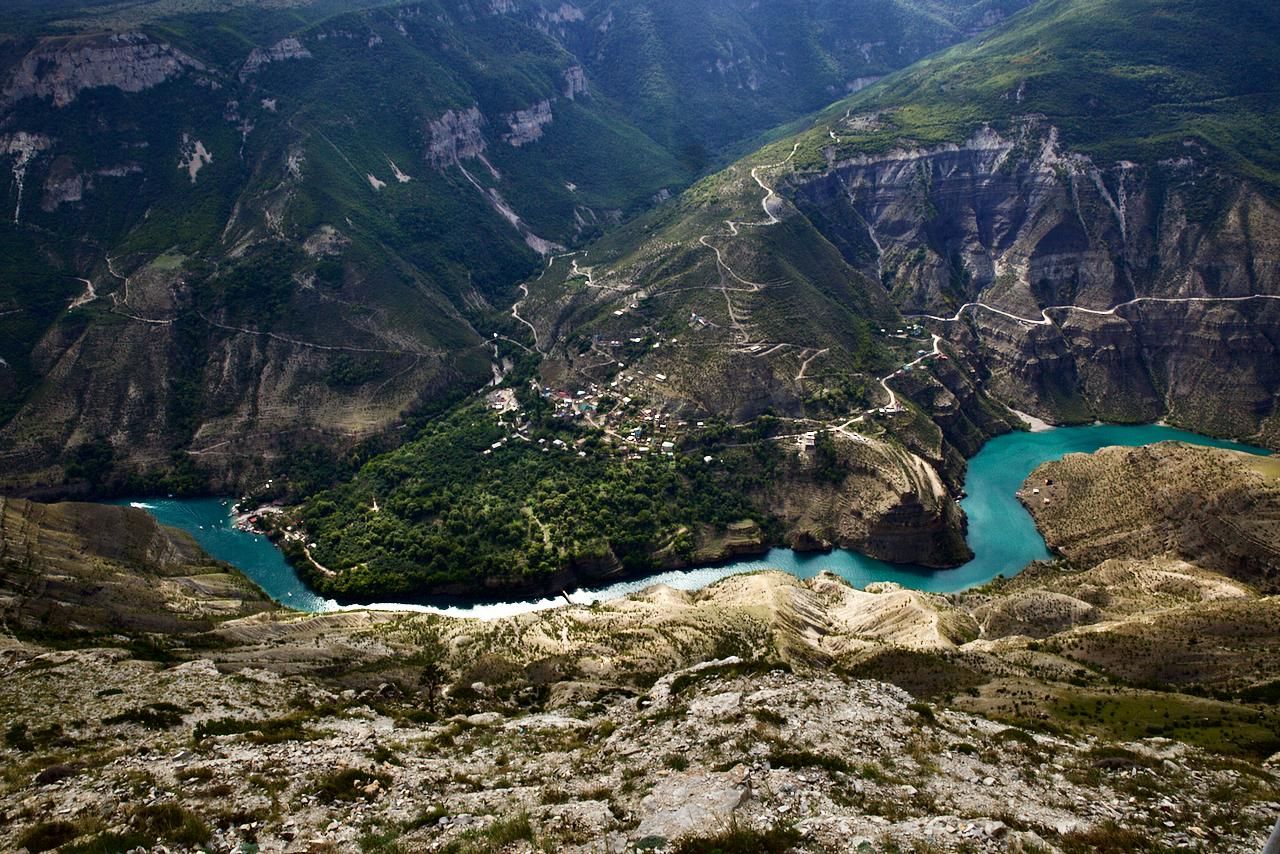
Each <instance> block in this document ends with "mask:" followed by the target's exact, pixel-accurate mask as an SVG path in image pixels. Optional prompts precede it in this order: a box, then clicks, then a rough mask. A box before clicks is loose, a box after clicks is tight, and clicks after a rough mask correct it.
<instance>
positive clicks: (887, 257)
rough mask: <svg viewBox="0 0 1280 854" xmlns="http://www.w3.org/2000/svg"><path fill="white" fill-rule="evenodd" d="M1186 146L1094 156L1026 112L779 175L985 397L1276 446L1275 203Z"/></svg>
mask: <svg viewBox="0 0 1280 854" xmlns="http://www.w3.org/2000/svg"><path fill="white" fill-rule="evenodd" d="M867 120H869V119H868V117H865V116H853V117H851V118H848V119H845V120H843V121H842V122H837V123H835V125H834V126H835V127H836V130H835V135H837V136H838V135H839V133H840V130H839V129H840V128H841V127H842V126H845V127H847V126H848V125H850V124H852V123H856V122H860V121H867ZM1195 153H1196V152H1195V150H1194V149H1191V150H1189V152H1188V154H1189V156H1187V157H1183V158H1181V159H1177V160H1167V161H1161V162H1157V163H1150V164H1145V165H1138V164H1134V163H1128V162H1120V163H1115V164H1102V165H1100V164H1096V163H1095V162H1094V161H1093V160H1092V159H1090V158H1089V157H1086V156H1084V155H1080V154H1073V153H1070V152H1067V151H1064V150H1063V148H1062V146H1061V145H1060V143H1059V142H1058V134H1057V132H1056V130H1055V129H1054V128H1053V127H1051V126H1049V125H1048V124H1046V123H1045V122H1044V121H1043V120H1040V119H1036V118H1027V119H1025V120H1024V121H1023V122H1022V123H1021V124H1020V125H1019V126H1018V127H1017V129H1016V132H1014V133H1010V134H1007V135H1001V134H999V133H996V132H995V131H992V130H990V129H986V130H984V131H983V132H981V133H979V134H977V135H975V136H973V137H972V138H970V139H969V140H968V141H967V142H965V143H963V144H960V145H947V146H942V147H938V148H932V149H916V150H900V151H895V152H891V153H889V154H885V155H863V156H859V157H856V158H850V159H845V160H833V161H832V162H831V163H830V164H829V166H828V168H826V169H824V170H823V171H822V172H820V173H811V174H801V175H799V176H796V177H794V178H792V179H791V180H790V182H789V188H790V192H791V194H792V198H793V199H794V201H795V204H796V206H797V208H798V209H799V210H800V211H801V212H802V213H804V214H805V215H807V216H808V217H809V218H810V219H811V220H812V221H814V222H815V223H817V224H818V227H819V228H820V229H822V231H823V233H824V235H825V236H827V237H828V238H829V239H831V241H832V242H833V243H834V244H835V245H837V246H838V247H840V249H841V252H842V255H843V256H844V257H845V258H846V260H847V261H848V262H849V263H850V264H851V265H854V266H856V267H858V268H859V269H861V270H862V271H863V272H864V273H865V274H866V275H868V276H872V277H875V278H877V279H879V280H880V281H882V282H883V283H884V285H885V287H886V288H888V289H889V290H890V291H891V293H892V296H893V299H894V301H895V303H896V304H897V305H898V307H899V308H900V309H901V311H902V312H903V314H904V315H907V316H913V315H926V316H932V317H934V318H938V319H937V320H931V319H929V318H928V317H925V318H922V319H924V321H925V322H926V324H927V325H929V326H931V327H933V328H935V329H937V330H938V331H939V332H940V333H941V334H943V335H944V336H945V337H946V338H948V339H949V340H951V341H954V342H956V343H957V344H960V345H962V346H964V347H965V348H966V349H971V350H973V351H975V352H977V353H980V354H981V358H982V361H983V362H984V363H985V364H986V366H987V367H988V369H989V370H990V373H991V375H992V380H991V383H990V386H989V388H990V390H991V392H992V394H994V395H995V396H996V397H997V398H1000V399H1002V400H1005V401H1007V402H1009V403H1010V404H1012V405H1013V406H1015V407H1017V408H1019V409H1025V410H1028V411H1031V412H1033V413H1035V414H1039V415H1042V416H1044V417H1047V418H1050V419H1051V420H1055V421H1077V420H1086V419H1092V418H1101V419H1105V420H1111V421H1147V420H1153V419H1155V418H1159V417H1162V416H1167V417H1169V418H1171V419H1172V420H1175V421H1177V422H1178V423H1181V424H1186V425H1188V426H1190V427H1193V428H1195V429H1198V430H1202V431H1207V432H1211V433H1216V434H1226V435H1237V436H1256V437H1258V438H1259V440H1260V441H1273V439H1272V438H1271V437H1272V435H1273V434H1274V431H1275V427H1274V425H1273V421H1272V418H1273V415H1274V412H1275V405H1276V395H1277V392H1280V374H1277V372H1276V370H1275V367H1274V365H1275V364H1276V358H1275V357H1276V352H1275V349H1274V345H1273V344H1272V342H1271V336H1270V335H1269V333H1268V332H1267V330H1268V329H1271V328H1274V326H1275V323H1276V319H1277V315H1276V314H1275V311H1276V308H1277V305H1276V302H1277V301H1276V299H1275V297H1276V296H1278V295H1280V209H1278V208H1277V207H1276V205H1275V202H1274V201H1273V200H1272V199H1271V198H1270V197H1269V196H1267V195H1264V194H1262V193H1261V192H1260V191H1259V189H1258V188H1256V187H1254V186H1251V185H1250V184H1249V183H1247V182H1245V181H1241V180H1239V179H1237V178H1232V177H1230V176H1227V175H1224V174H1223V173H1221V172H1220V171H1218V170H1217V169H1215V168H1212V167H1209V166H1206V165H1204V164H1203V163H1202V162H1200V161H1199V160H1197V159H1195V157H1194V156H1193V155H1194V154H1195ZM1255 296H1257V297H1260V298H1254V297H1255ZM1222 298H1231V299H1222ZM1237 298H1238V299H1237ZM974 303H981V305H974ZM1227 402H1230V403H1231V404H1232V405H1230V406H1224V405H1222V404H1224V403H1227Z"/></svg>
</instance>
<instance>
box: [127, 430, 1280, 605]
mask: <svg viewBox="0 0 1280 854" xmlns="http://www.w3.org/2000/svg"><path fill="white" fill-rule="evenodd" d="M1169 440H1177V441H1182V442H1188V443H1191V444H1195V445H1209V446H1212V447H1216V448H1235V449H1237V450H1243V451H1248V452H1250V453H1255V454H1266V453H1268V452H1267V451H1264V450H1262V449H1260V448H1253V447H1250V446H1248V445H1241V444H1237V443H1234V442H1226V441H1221V440H1218V439H1210V438H1207V437H1205V436H1200V435H1197V434H1195V433H1187V432H1185V431H1182V430H1175V429H1173V428H1170V427H1162V426H1157V425H1143V426H1120V425H1111V424H1096V425H1091V426H1087V427H1059V428H1054V429H1052V430H1044V431H1040V432H1033V433H1011V434H1009V435H1005V436H999V437H997V438H995V439H992V440H991V441H990V442H987V444H986V445H984V446H983V448H982V450H981V451H979V452H978V454H977V455H975V456H974V457H973V458H972V459H971V460H969V470H968V475H967V477H966V478H965V492H966V495H967V497H966V498H964V499H963V500H962V501H961V502H960V504H961V506H962V507H963V508H964V511H965V513H966V514H967V515H968V517H969V535H968V536H969V546H970V547H971V548H972V549H973V553H974V558H973V560H971V561H969V562H968V563H966V564H965V565H964V566H961V567H958V568H956V569H944V570H936V569H927V568H925V567H918V566H908V565H901V564H888V563H885V562H883V561H879V560H875V559H873V558H869V557H866V556H864V555H860V554H857V553H856V552H850V551H843V550H836V551H833V552H830V553H803V554H802V553H797V552H793V551H791V550H790V549H773V550H771V551H770V552H769V553H768V554H766V555H764V556H763V557H761V558H755V559H750V560H740V561H734V562H731V563H724V564H717V565H715V566H706V567H699V568H695V569H688V570H681V571H675V572H663V573H659V574H655V575H650V576H646V577H644V578H638V579H634V580H630V581H623V582H618V583H616V584H610V585H608V586H606V587H601V588H598V589H583V590H579V591H577V592H575V593H573V594H572V595H571V599H572V600H573V601H574V602H580V603H590V602H598V601H603V600H606V599H614V598H617V597H619V596H625V595H626V594H628V593H633V592H635V591H637V590H641V589H643V588H645V587H648V586H650V585H652V584H667V585H670V586H671V587H676V588H680V589H683V590H696V589H699V588H701V587H706V586H707V585H708V584H711V583H713V582H715V581H718V580H720V579H721V578H725V577H727V576H730V575H736V574H738V573H743V572H751V571H753V570H759V569H781V570H785V571H786V572H789V573H791V574H792V575H796V576H799V577H801V578H810V577H812V576H814V575H817V574H818V573H819V572H821V571H822V570H830V571H831V572H834V573H835V574H837V575H839V576H841V577H843V578H845V579H847V580H848V581H849V582H851V583H852V584H853V585H855V586H857V587H864V586H866V585H867V584H870V583H871V582H873V581H896V582H898V583H899V584H902V585H903V586H905V587H913V588H916V589H919V590H930V591H933V592H937V593H949V592H954V591H958V590H964V589H966V588H969V587H973V586H975V585H979V584H983V583H985V582H987V581H990V580H991V579H993V578H995V577H996V576H997V575H1000V574H1004V575H1011V574H1013V573H1016V572H1018V571H1020V570H1021V569H1022V568H1023V567H1025V566H1026V565H1027V564H1028V563H1030V562H1031V561H1034V560H1040V559H1043V558H1046V557H1048V556H1049V552H1048V550H1047V549H1046V548H1045V544H1044V539H1043V538H1042V537H1041V536H1040V533H1039V532H1038V531H1037V530H1036V527H1035V525H1034V523H1032V521H1031V516H1030V515H1029V514H1028V513H1027V511H1026V509H1024V508H1023V506H1022V505H1021V504H1020V503H1019V502H1018V499H1017V498H1016V497H1015V495H1014V493H1015V492H1016V491H1017V490H1018V489H1019V487H1021V485H1022V482H1023V481H1024V480H1025V479H1026V478H1027V476H1028V475H1029V474H1030V473H1031V472H1032V470H1034V469H1035V467H1036V466H1038V465H1040V464H1041V463H1043V462H1047V461H1049V460H1056V459H1059V458H1061V457H1062V456H1063V455H1065V454H1070V453H1075V452H1086V453H1087V452H1091V451H1096V450H1097V449H1099V448H1103V447H1106V446H1108V445H1125V446H1137V445H1149V444H1152V443H1155V442H1163V441H1169ZM119 503H130V504H133V505H134V506H135V507H143V508H145V509H147V510H149V511H150V512H151V513H152V514H153V515H154V516H155V517H156V518H157V519H158V520H160V522H162V523H163V524H166V525H173V526H174V527H177V528H182V529H183V530H185V531H187V532H189V533H190V534H191V535H192V536H194V537H195V538H196V540H197V541H198V542H199V543H200V545H202V546H203V547H204V548H205V549H206V550H207V551H208V552H209V553H210V554H211V555H213V556H214V557H216V558H218V559H219V560H223V561H226V562H227V563H230V564H233V565H234V566H237V567H239V568H240V570H241V571H242V572H244V574H245V575H247V576H248V577H249V578H250V579H252V580H253V581H254V582H256V583H257V584H258V585H259V586H260V587H262V589H263V590H264V591H266V593H267V594H268V595H269V596H271V598H272V599H275V600H276V601H277V602H280V603H281V604H283V605H286V606H288V607H290V608H295V609H298V610H301V611H312V612H317V611H331V610H337V609H339V608H340V607H343V606H339V605H338V604H337V603H336V602H333V601H330V600H326V599H323V598H322V597H320V596H318V595H317V594H316V593H315V592H313V591H312V590H311V589H309V588H308V587H307V586H306V585H305V584H303V583H302V581H301V580H300V579H299V578H298V576H297V574H296V573H295V572H294V570H293V568H292V567H291V566H289V564H288V563H287V562H286V561H285V560H284V557H283V556H282V555H281V553H280V551H279V549H277V548H276V547H275V546H274V545H272V543H271V542H270V541H269V540H268V539H267V538H266V537H263V536H259V535H255V534H249V533H245V532H243V531H239V530H236V529H235V528H233V527H232V525H231V516H230V510H229V502H226V501H220V500H218V499H216V498H201V499H161V498H155V499H152V498H149V499H144V500H135V501H130V502H119ZM563 601H564V600H563V599H554V598H553V599H536V600H526V601H515V602H505V603H492V602H484V603H475V604H470V605H467V604H461V605H459V604H450V605H447V606H445V605H442V606H440V607H435V606H431V605H421V604H399V603H368V604H366V605H361V606H346V607H367V608H376V609H382V610H417V611H423V610H425V611H433V612H437V613H445V614H451V615H455V616H471V617H482V618H492V617H499V616H506V615H510V614H516V613H520V612H524V611H534V610H539V609H542V608H550V607H555V606H556V605H558V604H563Z"/></svg>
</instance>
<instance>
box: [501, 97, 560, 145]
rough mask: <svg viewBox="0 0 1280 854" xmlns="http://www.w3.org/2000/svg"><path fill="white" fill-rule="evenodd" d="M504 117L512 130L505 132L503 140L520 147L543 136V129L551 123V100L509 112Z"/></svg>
mask: <svg viewBox="0 0 1280 854" xmlns="http://www.w3.org/2000/svg"><path fill="white" fill-rule="evenodd" d="M503 118H504V119H505V120H506V122H507V125H508V126H509V127H510V128H511V132H510V133H504V134H503V135H502V141H503V142H505V143H507V144H508V145H510V146H513V147H515V148H519V147H520V146H522V145H528V144H529V143H531V142H537V141H538V140H539V139H541V138H542V129H543V128H544V127H546V126H547V125H549V124H551V120H552V115H551V102H550V101H548V100H545V99H544V100H541V101H539V102H538V103H536V104H534V105H533V106H531V107H529V108H528V109H525V110H516V111H515V112H514V113H507V114H506V115H505V116H504V117H503Z"/></svg>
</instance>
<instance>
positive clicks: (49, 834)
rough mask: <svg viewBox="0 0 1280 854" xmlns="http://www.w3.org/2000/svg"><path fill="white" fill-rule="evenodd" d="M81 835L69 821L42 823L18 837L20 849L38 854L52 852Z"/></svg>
mask: <svg viewBox="0 0 1280 854" xmlns="http://www.w3.org/2000/svg"><path fill="white" fill-rule="evenodd" d="M79 835H80V831H79V830H78V829H77V828H76V826H75V825H74V824H72V823H71V822H69V821H42V822H40V824H37V825H35V826H34V827H32V828H31V829H30V830H28V831H27V832H26V833H24V834H22V835H21V836H19V837H18V847H19V848H25V849H27V850H28V851H30V852H31V854H38V852H40V851H52V850H53V849H54V848H57V847H58V846H59V845H63V844H65V843H67V842H70V841H71V840H73V839H75V838H76V837H77V836H79Z"/></svg>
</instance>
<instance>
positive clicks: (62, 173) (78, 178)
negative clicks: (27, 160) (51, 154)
mask: <svg viewBox="0 0 1280 854" xmlns="http://www.w3.org/2000/svg"><path fill="white" fill-rule="evenodd" d="M84 190H85V181H84V176H83V175H81V174H80V172H79V170H77V169H76V165H75V161H74V160H72V159H71V158H70V157H68V156H67V155H65V154H64V155H61V156H59V157H55V158H54V159H53V162H52V163H51V164H49V174H48V175H47V177H46V178H45V179H44V195H43V196H42V197H41V199H40V209H41V210H43V211H45V212H46V213H52V212H53V211H55V210H57V209H58V206H59V205H63V204H66V203H67V202H78V201H80V200H81V199H82V198H84Z"/></svg>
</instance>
